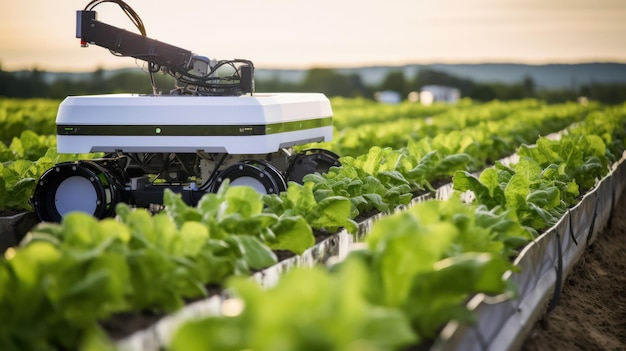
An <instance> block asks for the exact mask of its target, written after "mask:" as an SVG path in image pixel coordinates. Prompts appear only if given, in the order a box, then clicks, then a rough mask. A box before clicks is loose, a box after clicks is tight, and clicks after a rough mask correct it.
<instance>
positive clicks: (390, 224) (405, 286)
mask: <svg viewBox="0 0 626 351" xmlns="http://www.w3.org/2000/svg"><path fill="white" fill-rule="evenodd" d="M625 126H626V105H624V106H622V107H619V108H614V109H606V110H604V111H602V112H596V113H592V114H590V115H589V116H588V117H587V118H586V119H585V120H584V121H583V122H581V123H579V124H577V125H576V126H573V127H572V128H569V129H568V133H567V134H564V135H563V136H562V137H561V138H560V139H559V140H549V139H546V138H539V140H538V142H537V144H536V145H534V146H528V145H524V146H522V147H521V148H520V149H519V151H518V153H519V156H520V160H519V162H517V163H515V164H511V165H508V166H505V165H503V164H501V163H499V162H498V163H496V164H495V166H494V167H490V168H487V169H486V170H484V171H483V172H482V173H481V174H480V175H479V176H475V175H472V174H470V173H468V172H465V171H458V172H456V173H455V175H454V178H453V184H454V188H455V193H454V195H453V196H452V197H451V198H450V199H449V200H445V201H444V200H429V201H425V202H422V203H418V204H416V205H414V206H412V207H410V208H409V209H408V210H406V211H402V212H399V213H396V214H393V215H390V216H387V217H385V218H383V219H381V220H380V221H378V222H376V223H375V224H374V225H373V227H372V230H371V232H370V233H369V234H368V235H367V236H366V237H365V244H364V245H363V246H362V247H360V248H358V249H356V250H354V251H352V252H350V253H349V255H348V256H347V258H346V259H344V260H343V261H341V262H340V263H337V264H335V265H333V266H331V267H330V268H329V269H328V270H326V269H322V268H320V267H314V268H299V269H296V270H293V271H290V272H288V273H287V274H285V275H284V276H283V277H282V278H281V279H280V281H279V283H278V284H277V286H275V287H273V288H270V289H266V290H263V289H261V288H260V287H259V286H258V284H257V283H256V282H254V281H251V280H249V279H242V278H233V279H231V280H229V281H228V284H227V286H228V288H229V289H231V291H232V292H233V294H234V296H235V298H233V299H231V300H228V301H226V303H224V305H223V314H222V315H220V316H210V317H204V318H201V319H198V320H194V321H191V322H187V323H185V324H184V325H183V326H182V327H181V328H180V329H178V330H177V332H176V333H175V335H174V337H173V338H172V341H171V343H170V344H169V345H168V349H169V350H175V351H178V350H319V349H325V350H404V349H413V348H412V347H415V348H419V347H423V345H424V342H425V341H429V340H432V339H433V338H435V337H436V333H437V332H438V330H439V329H440V328H441V326H442V325H444V324H445V323H446V322H448V321H450V320H457V321H461V322H471V320H472V315H471V314H470V313H469V312H468V310H467V309H466V308H465V303H466V301H467V300H468V297H470V296H472V294H476V293H485V294H489V295H495V296H497V297H498V298H501V299H507V298H514V297H515V295H516V289H515V286H514V285H512V283H511V282H510V281H508V280H506V279H505V278H504V277H506V276H507V275H506V274H505V273H506V272H507V271H510V270H515V269H516V268H515V267H514V266H513V265H512V263H511V262H512V261H511V257H512V256H514V255H515V253H516V252H517V250H518V249H519V248H520V247H521V246H523V245H525V244H526V243H527V242H528V241H529V240H531V239H532V238H534V237H535V236H536V235H537V233H538V232H540V231H542V230H544V229H546V228H548V227H549V226H551V225H553V224H554V223H555V221H556V220H558V219H559V218H560V217H562V215H563V214H564V213H565V211H567V209H568V208H570V207H572V206H573V205H575V204H576V203H578V201H579V200H580V198H581V195H582V194H584V193H585V192H587V191H588V190H590V189H591V188H592V187H593V186H594V185H595V184H596V182H597V181H598V180H599V179H601V178H602V177H604V176H605V175H606V174H607V173H608V172H609V171H610V167H611V165H613V164H614V163H615V162H616V161H618V160H619V159H620V158H621V156H622V154H623V152H624V150H625V149H626V128H624V127H625ZM467 190H472V191H473V192H474V194H475V200H474V201H472V203H470V204H468V203H464V202H462V201H461V193H463V192H465V191H467ZM419 349H421V348H419Z"/></svg>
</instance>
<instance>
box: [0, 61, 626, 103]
mask: <svg viewBox="0 0 626 351" xmlns="http://www.w3.org/2000/svg"><path fill="white" fill-rule="evenodd" d="M44 73H45V72H43V71H40V70H37V69H33V70H31V71H29V72H27V73H25V74H24V73H22V74H16V73H15V72H7V71H3V70H2V67H1V66H0V96H5V97H15V98H31V97H44V98H55V99H61V98H64V97H65V96H68V95H86V94H106V93H119V92H132V93H139V94H149V93H151V92H152V88H151V85H150V80H149V76H148V74H147V73H142V72H119V73H116V74H114V75H112V76H110V77H105V74H104V73H105V72H104V70H102V69H98V70H96V71H94V72H93V73H91V74H90V77H89V79H85V80H79V81H77V80H69V79H58V80H55V81H54V82H50V83H48V82H46V81H45V80H44ZM155 79H156V85H157V87H158V88H159V89H160V90H161V91H162V92H163V93H168V92H169V90H171V89H172V88H173V87H174V80H173V78H171V77H169V76H166V75H162V74H156V75H155ZM255 85H256V90H257V91H263V92H279V91H283V92H297V91H309V92H321V93H324V94H326V95H327V96H343V97H357V96H358V97H366V98H373V96H374V94H375V92H376V91H383V90H391V91H396V92H398V93H400V95H401V96H403V97H406V96H408V94H409V92H411V91H419V90H420V89H421V88H422V87H423V86H425V85H444V86H450V87H454V88H457V89H459V90H460V92H461V96H463V97H469V98H471V99H474V100H478V101H490V100H503V101H505V100H516V99H523V98H537V99H541V100H545V101H547V102H551V103H552V102H563V101H574V100H576V99H577V98H578V97H580V96H585V97H587V98H588V99H590V100H596V101H600V102H604V103H609V104H617V103H622V102H624V101H626V84H604V83H603V84H600V83H590V84H585V85H581V86H580V87H578V88H576V89H551V90H546V89H537V87H536V85H535V82H534V81H533V79H532V78H530V77H525V78H524V79H523V80H522V81H520V82H519V83H515V84H504V83H477V82H474V81H472V80H469V79H465V78H460V77H456V76H453V75H450V74H448V73H445V72H441V71H437V70H433V69H427V68H426V69H421V70H419V71H418V73H417V74H416V75H415V77H413V78H412V79H407V78H406V77H405V75H404V73H403V72H402V71H400V70H397V71H391V72H389V73H388V74H387V75H386V77H385V78H384V79H383V81H382V82H381V83H380V84H378V85H376V86H368V85H366V84H364V83H363V81H362V80H361V77H360V76H359V75H358V74H342V73H340V72H337V71H336V70H333V69H322V68H315V69H311V70H309V71H308V72H307V74H306V76H305V78H304V80H303V81H302V82H299V83H288V82H283V81H280V80H278V79H268V80H259V79H257V80H256V82H255Z"/></svg>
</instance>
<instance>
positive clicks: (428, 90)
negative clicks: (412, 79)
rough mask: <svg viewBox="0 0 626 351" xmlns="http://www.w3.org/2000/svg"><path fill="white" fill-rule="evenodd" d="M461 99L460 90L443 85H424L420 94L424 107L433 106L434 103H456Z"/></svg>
mask: <svg viewBox="0 0 626 351" xmlns="http://www.w3.org/2000/svg"><path fill="white" fill-rule="evenodd" d="M460 98H461V91H460V90H459V89H457V88H453V87H447V86H443V85H424V86H423V87H422V89H421V90H420V92H419V101H421V103H422V105H431V104H432V103H433V102H446V103H455V102H457V101H459V99H460Z"/></svg>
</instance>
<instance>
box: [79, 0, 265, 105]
mask: <svg viewBox="0 0 626 351" xmlns="http://www.w3.org/2000/svg"><path fill="white" fill-rule="evenodd" d="M102 2H114V3H117V4H118V5H119V6H120V7H122V9H124V11H125V12H126V13H127V15H128V16H129V17H130V18H131V19H132V20H133V22H135V25H137V28H138V29H139V30H140V31H141V33H142V34H143V35H139V34H135V33H132V32H129V31H126V30H124V29H121V28H117V27H114V26H111V25H108V24H106V23H103V22H100V21H98V20H97V19H96V15H97V14H96V12H95V11H93V10H91V9H93V7H95V5H98V4H100V3H102ZM90 6H91V9H89V7H90ZM76 37H77V38H80V40H81V46H83V47H87V46H88V45H89V44H93V45H97V46H101V47H104V48H107V49H109V50H110V51H111V52H112V53H113V54H114V55H117V56H131V57H134V58H136V59H140V60H143V61H146V62H148V63H149V68H148V71H149V73H150V74H151V75H152V73H155V72H158V71H163V72H164V73H167V74H169V75H171V76H172V77H174V78H175V79H176V82H177V83H176V88H175V89H174V90H173V91H172V94H176V95H203V96H206V95H218V96H233V95H234V96H237V95H242V94H247V93H250V94H251V93H252V92H253V91H254V65H253V64H252V62H251V61H249V60H241V59H235V60H220V61H215V60H210V59H208V58H207V57H204V56H195V55H194V54H193V53H192V52H191V51H189V50H185V49H182V48H179V47H176V46H174V45H170V44H167V43H162V42H160V41H158V40H154V39H151V38H148V37H147V36H146V35H145V30H144V29H143V24H142V23H141V19H139V17H138V16H137V15H136V13H135V12H134V11H133V10H132V9H131V8H130V7H129V6H128V5H126V4H125V3H124V2H123V1H122V0H95V1H92V2H91V3H90V4H89V5H87V7H86V8H85V10H79V11H76ZM218 70H219V72H218ZM223 71H228V72H227V73H226V74H224V73H222V72H223Z"/></svg>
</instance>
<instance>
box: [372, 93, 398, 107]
mask: <svg viewBox="0 0 626 351" xmlns="http://www.w3.org/2000/svg"><path fill="white" fill-rule="evenodd" d="M374 99H376V101H378V102H382V103H385V104H399V103H400V101H402V96H401V95H400V93H398V92H397V91H392V90H383V91H378V92H376V93H375V94H374Z"/></svg>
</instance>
